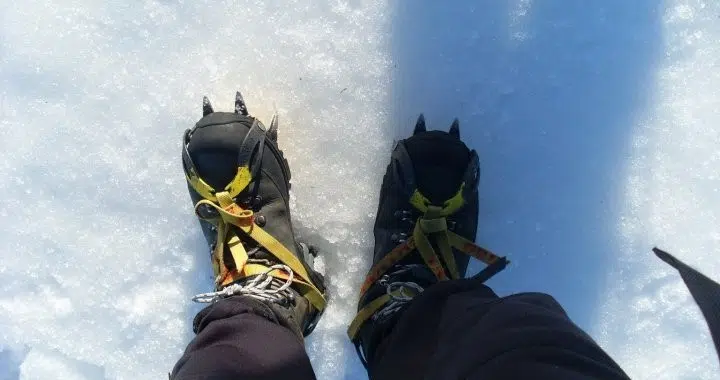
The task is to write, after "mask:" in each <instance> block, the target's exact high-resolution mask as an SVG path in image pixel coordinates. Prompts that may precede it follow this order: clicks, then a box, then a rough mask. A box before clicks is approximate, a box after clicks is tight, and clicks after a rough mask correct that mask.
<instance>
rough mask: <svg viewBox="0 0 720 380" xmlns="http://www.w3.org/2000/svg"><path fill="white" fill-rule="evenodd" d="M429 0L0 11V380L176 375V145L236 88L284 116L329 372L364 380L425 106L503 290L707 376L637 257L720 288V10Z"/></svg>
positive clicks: (697, 330) (182, 256)
mask: <svg viewBox="0 0 720 380" xmlns="http://www.w3.org/2000/svg"><path fill="white" fill-rule="evenodd" d="M441 3H443V4H444V3H447V2H438V1H431V0H425V1H405V2H389V1H369V0H368V1H362V0H345V1H341V0H337V1H315V0H294V1H282V2H281V1H259V0H258V1H250V0H247V1H220V2H217V1H216V2H211V1H187V0H175V1H169V0H165V1H149V0H146V1H138V2H123V1H117V0H115V1H106V2H97V1H91V0H73V1H69V0H66V1H60V0H46V1H38V0H26V1H22V2H19V1H9V0H0V9H2V11H1V12H0V134H1V135H0V137H1V138H0V144H1V145H0V148H1V149H2V152H3V154H4V159H3V160H2V162H0V178H1V179H0V191H2V193H3V194H4V198H3V201H2V202H0V215H1V216H2V220H3V221H2V222H0V223H1V224H0V240H1V241H2V242H3V245H2V247H1V248H0V249H2V251H1V252H2V259H1V261H0V290H2V291H1V292H0V379H55V378H58V379H102V378H108V379H151V378H163V377H164V376H165V373H166V372H167V371H169V370H170V369H171V368H172V366H173V365H174V363H175V360H177V358H178V357H179V355H180V354H181V352H182V350H183V349H184V347H185V345H186V344H187V342H188V341H189V340H190V339H191V337H192V334H191V331H190V321H191V319H192V317H193V315H194V314H195V312H197V311H198V310H199V307H198V306H197V305H193V304H192V303H191V302H190V301H189V299H190V297H191V296H192V295H193V294H195V293H197V292H201V291H207V290H208V289H210V287H211V278H210V272H211V269H210V266H209V263H208V260H207V253H206V247H205V246H204V242H203V239H202V236H201V233H200V231H199V228H198V227H197V224H196V221H195V219H194V217H193V215H192V211H191V210H192V208H191V204H190V202H189V199H188V196H187V195H186V190H185V184H184V178H183V175H182V169H181V166H180V156H179V147H180V138H181V134H182V132H183V130H184V129H185V128H188V127H190V126H191V125H192V124H193V123H194V122H195V121H196V120H197V119H198V118H199V116H200V105H201V102H200V99H201V97H202V95H205V94H207V95H208V96H210V98H211V100H212V101H213V104H214V105H215V107H216V109H225V110H230V109H231V108H232V99H233V94H234V91H235V90H236V89H240V90H242V91H243V94H244V95H245V98H246V100H247V102H248V105H249V108H250V111H251V112H253V113H254V114H255V115H257V116H259V117H261V118H262V119H264V120H269V118H270V116H271V115H272V113H273V112H274V111H277V112H278V113H279V115H280V120H281V131H280V143H281V145H282V146H283V148H284V150H285V152H286V154H287V156H288V158H289V160H290V162H291V165H292V169H293V190H294V191H293V205H292V206H293V215H294V219H295V222H296V225H297V227H298V230H299V232H300V234H301V235H302V236H303V237H304V238H305V239H308V240H310V241H312V242H313V243H314V244H316V245H319V246H320V248H321V249H323V250H324V252H325V257H324V265H325V267H326V269H327V271H328V274H329V279H330V292H331V293H332V300H331V303H330V307H329V310H328V312H327V313H326V315H325V316H324V318H323V320H322V322H321V324H320V326H319V327H318V330H317V331H316V332H315V333H314V334H313V335H312V337H311V338H310V339H308V341H307V347H308V350H309V353H310V356H311V359H312V362H313V365H314V367H315V369H316V371H317V374H318V378H320V379H340V378H344V379H362V378H366V375H365V373H364V371H363V370H362V367H361V366H360V365H359V363H358V361H357V359H356V358H355V354H354V351H353V350H352V347H351V345H350V344H349V343H348V342H347V339H346V338H345V328H346V326H347V324H348V322H349V320H350V319H351V318H352V316H353V309H354V306H355V301H356V299H355V297H356V293H357V288H358V286H359V283H360V282H361V281H362V277H363V275H364V272H365V271H366V270H367V268H368V266H369V262H368V259H369V256H370V252H371V247H372V234H371V227H372V221H373V218H374V213H375V208H376V202H377V192H378V187H379V181H380V179H381V176H382V173H383V170H384V165H385V164H386V160H387V159H388V154H389V150H390V148H391V146H392V141H393V139H396V138H399V137H404V136H406V135H407V134H408V133H409V131H410V130H411V126H412V121H413V120H414V119H415V118H416V117H417V114H418V113H420V112H425V115H426V117H427V118H428V122H429V124H430V126H431V127H436V128H447V127H448V126H449V124H450V122H451V120H452V118H453V117H455V116H457V117H459V118H460V121H461V123H462V127H461V133H462V135H463V137H464V138H465V139H466V141H467V142H468V143H469V145H471V146H472V147H474V148H476V149H477V150H478V151H479V153H480V156H481V160H482V167H483V174H482V184H481V209H482V212H481V217H480V218H481V226H480V231H479V233H478V241H479V242H481V244H482V245H484V246H487V247H488V248H491V249H493V250H495V251H496V252H498V253H502V254H505V255H508V256H510V258H511V260H512V261H513V264H512V267H511V268H509V269H508V270H507V271H506V272H504V273H502V274H501V275H499V276H498V277H497V278H495V279H493V281H492V282H491V284H492V285H493V286H494V287H495V289H496V290H497V291H498V292H500V293H501V294H509V293H511V292H519V291H530V290H536V291H545V292H549V293H551V294H553V295H554V296H555V297H556V298H558V300H560V302H561V303H562V304H563V305H564V306H565V307H566V309H567V310H568V312H569V314H570V315H571V316H572V317H573V319H574V320H575V321H576V322H577V323H578V324H579V325H580V326H582V327H584V328H586V329H587V330H588V331H589V332H590V333H591V334H592V335H593V336H595V337H596V338H597V339H598V341H599V342H600V343H601V345H602V346H603V347H605V348H606V349H607V350H608V351H609V353H610V354H611V355H612V356H613V357H615V359H616V360H617V361H618V362H619V363H620V364H621V365H622V366H623V368H625V369H626V371H627V372H628V373H629V374H630V375H631V376H632V377H634V378H638V379H654V380H655V379H657V380H659V379H712V378H717V377H718V374H719V372H718V371H719V370H720V368H719V367H718V363H717V360H716V358H715V357H714V352H713V348H712V347H711V340H710V337H709V334H708V332H707V329H706V327H705V326H704V322H703V321H702V319H701V316H700V313H699V312H698V310H697V308H696V307H695V305H694V304H693V303H692V300H691V298H690V297H689V294H688V292H687V290H686V289H685V288H684V286H683V285H682V282H681V281H680V279H679V276H678V275H677V274H676V273H674V272H673V271H672V270H671V269H670V268H668V267H667V266H666V265H664V264H663V263H661V262H660V261H659V260H657V259H655V258H654V256H653V255H652V254H651V253H650V248H651V247H652V246H653V245H655V244H657V245H659V246H660V247H662V248H664V249H667V250H669V251H671V252H673V253H675V254H676V255H678V257H680V258H681V259H683V260H685V261H686V262H688V263H690V264H692V265H694V266H696V267H698V268H700V269H701V270H702V271H703V272H704V273H705V274H707V275H708V276H710V277H713V278H716V279H719V278H720V260H717V258H716V257H717V253H714V252H715V250H717V245H718V241H719V240H720V234H719V233H718V231H717V225H718V217H719V214H720V198H719V194H718V183H720V182H719V178H718V174H717V169H716V168H717V167H718V165H719V164H720V154H718V149H717V146H718V141H719V140H720V136H719V135H718V134H719V133H720V127H718V125H717V124H718V122H720V111H719V110H720V94H719V93H718V91H720V90H718V89H720V70H718V69H719V68H720V45H719V44H718V42H719V41H720V23H718V22H717V20H718V16H719V15H720V3H717V2H710V1H707V2H703V1H697V0H667V1H665V2H657V1H654V0H637V1H626V0H613V1H611V0H604V1H596V2H592V3H588V2H583V4H580V2H569V1H563V0H553V1H550V0H547V1H532V0H508V1H506V2H498V1H491V0H486V1H473V0H465V1H455V2H451V4H452V5H443V4H441ZM714 257H715V259H713V258H714ZM478 268H479V266H474V267H473V269H474V270H477V269H478Z"/></svg>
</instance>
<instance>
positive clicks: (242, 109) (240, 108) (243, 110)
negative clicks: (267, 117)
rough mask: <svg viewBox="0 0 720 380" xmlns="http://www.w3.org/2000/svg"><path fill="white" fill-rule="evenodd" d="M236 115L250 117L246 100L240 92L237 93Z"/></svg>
mask: <svg viewBox="0 0 720 380" xmlns="http://www.w3.org/2000/svg"><path fill="white" fill-rule="evenodd" d="M235 113H239V114H241V115H245V116H247V115H248V110H247V106H246V105H245V99H243V96H242V94H241V93H240V91H238V92H236V93H235Z"/></svg>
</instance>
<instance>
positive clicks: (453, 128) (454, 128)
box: [450, 118, 460, 139]
mask: <svg viewBox="0 0 720 380" xmlns="http://www.w3.org/2000/svg"><path fill="white" fill-rule="evenodd" d="M450 134H451V135H453V136H455V137H457V138H458V139H459V138H460V120H458V119H457V118H455V120H453V122H452V125H450Z"/></svg>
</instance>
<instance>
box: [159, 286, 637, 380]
mask: <svg viewBox="0 0 720 380" xmlns="http://www.w3.org/2000/svg"><path fill="white" fill-rule="evenodd" d="M194 329H195V332H196V333H197V336H196V337H195V339H194V340H193V341H192V342H191V343H190V344H189V345H188V347H187V349H186V351H185V353H184V355H183V356H182V358H181V359H180V360H179V361H178V363H177V364H176V365H175V368H174V370H173V374H172V378H173V379H176V380H189V379H218V380H219V379H228V380H229V379H253V380H254V379H297V380H304V379H314V378H315V375H314V373H313V370H312V367H311V366H310V360H309V359H308V357H307V354H306V353H305V348H304V346H303V342H302V341H301V340H300V338H298V336H297V335H295V334H294V333H293V332H292V331H291V330H290V329H288V328H287V327H284V326H282V325H281V324H280V322H279V320H278V319H277V317H276V316H275V315H274V314H273V312H272V310H270V308H269V307H267V306H265V305H264V304H262V303H260V302H258V301H255V300H253V299H250V298H247V297H241V296H238V297H231V298H227V299H224V300H222V301H219V302H217V303H215V304H213V305H211V306H209V307H208V308H206V309H204V310H202V311H201V312H200V313H199V314H198V315H197V317H196V318H195V323H194ZM369 375H370V378H371V379H393V380H394V379H421V378H423V379H525V378H527V379H605V380H607V379H627V378H628V377H627V375H626V374H625V373H624V372H623V371H622V369H621V368H620V367H619V366H618V365H617V364H616V363H615V362H614V361H613V360H612V359H611V358H610V357H609V356H608V355H607V354H606V353H605V352H604V351H603V350H602V349H601V348H600V347H599V346H598V345H597V344H596V343H595V341H593V339H592V338H590V336H588V335H587V334H586V333H585V332H583V331H582V330H580V328H578V327H577V326H576V325H575V324H573V323H572V321H570V319H569V318H568V316H567V314H566V313H565V311H564V310H563V309H562V307H561V306H560V305H559V304H558V303H557V302H556V301H555V299H553V298H552V297H550V296H549V295H546V294H540V293H522V294H517V295H512V296H509V297H498V296H497V295H496V294H495V293H494V292H493V291H492V290H490V288H488V287H487V286H485V285H483V284H482V283H480V282H478V281H476V280H472V279H467V280H456V281H447V282H442V283H439V284H436V285H433V286H432V287H430V288H428V289H426V290H425V292H423V293H422V294H421V295H420V296H418V297H416V298H415V299H414V300H413V301H412V302H411V303H410V305H409V306H408V307H407V308H406V309H405V310H404V311H403V313H402V315H401V316H400V319H399V320H398V322H397V323H396V325H395V326H394V328H393V330H392V331H391V332H390V333H389V334H388V336H387V337H386V338H385V339H384V340H383V341H382V342H381V343H380V346H379V347H378V348H377V350H376V354H375V357H374V358H373V360H372V361H371V362H370V364H369Z"/></svg>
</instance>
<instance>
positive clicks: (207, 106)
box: [202, 96, 215, 117]
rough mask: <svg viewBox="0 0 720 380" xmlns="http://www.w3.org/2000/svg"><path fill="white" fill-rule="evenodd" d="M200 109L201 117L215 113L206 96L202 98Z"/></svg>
mask: <svg viewBox="0 0 720 380" xmlns="http://www.w3.org/2000/svg"><path fill="white" fill-rule="evenodd" d="M202 107H203V117H204V116H207V115H210V114H211V113H213V112H215V111H213V108H212V104H210V99H208V98H207V96H203V106H202Z"/></svg>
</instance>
